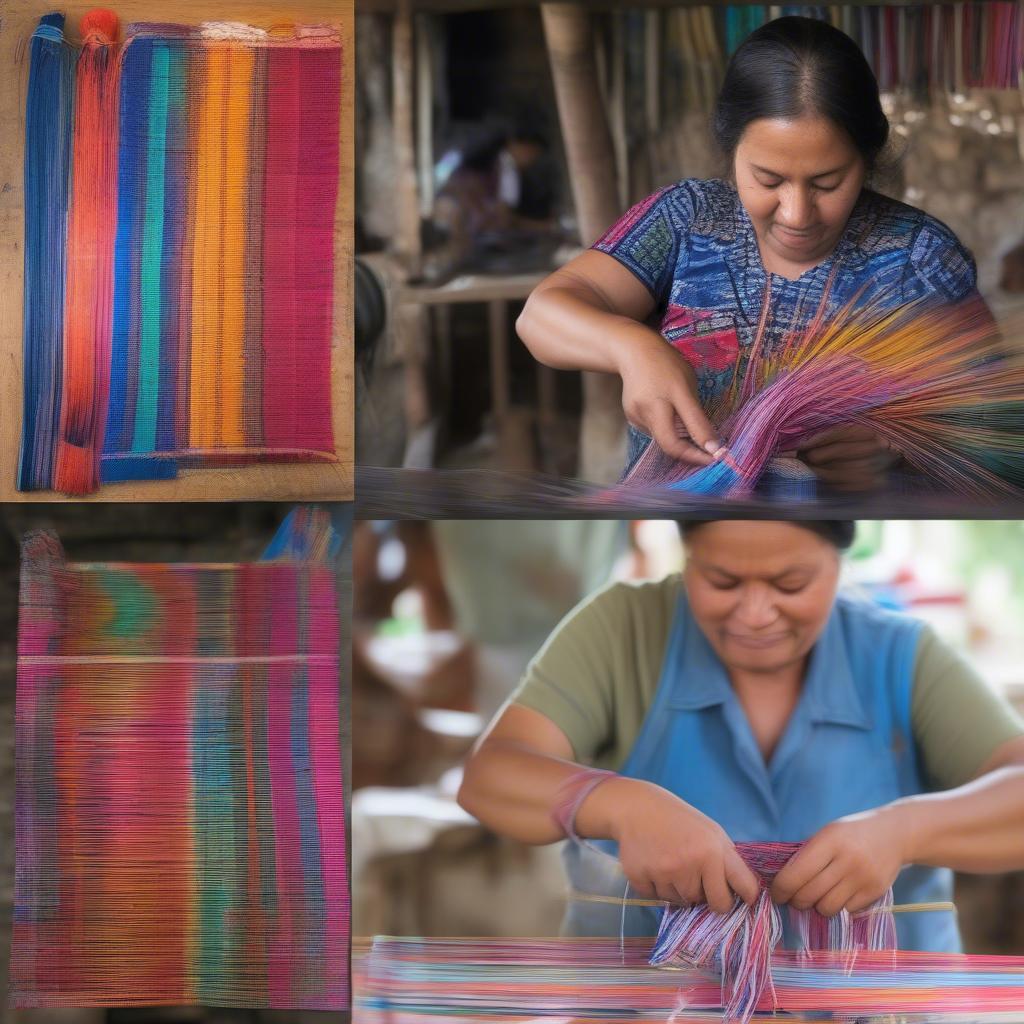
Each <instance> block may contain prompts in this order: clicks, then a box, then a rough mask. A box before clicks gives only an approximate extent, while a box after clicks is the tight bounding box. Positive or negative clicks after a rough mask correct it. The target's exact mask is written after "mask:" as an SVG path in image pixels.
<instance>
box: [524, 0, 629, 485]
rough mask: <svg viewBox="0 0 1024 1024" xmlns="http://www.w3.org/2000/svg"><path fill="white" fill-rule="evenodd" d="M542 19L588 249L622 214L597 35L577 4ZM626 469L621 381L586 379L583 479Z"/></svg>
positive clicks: (555, 7)
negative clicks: (601, 80) (595, 44)
mask: <svg viewBox="0 0 1024 1024" xmlns="http://www.w3.org/2000/svg"><path fill="white" fill-rule="evenodd" d="M541 16H542V18H543V21H544V37H545V39H546V40H547V47H548V59H549V60H550V62H551V74H552V77H553V79H554V83H555V98H556V100H557V103H558V116H559V121H560V123H561V126H562V140H563V143H564V145H565V155H566V160H567V161H568V165H569V180H570V181H571V183H572V193H573V202H574V204H575V207H576V219H577V221H578V222H579V227H580V240H581V241H582V242H583V244H584V245H591V244H592V243H593V242H595V241H596V240H597V239H598V238H599V237H600V236H601V234H602V232H604V231H605V229H607V228H608V227H609V226H610V225H611V224H612V223H613V222H614V221H615V219H616V218H617V217H618V216H619V214H620V213H621V212H622V211H621V207H620V204H619V201H618V186H617V182H616V174H615V151H614V149H613V147H612V137H611V132H610V131H609V128H608V117H607V114H606V112H605V108H604V105H603V104H602V101H601V85H600V81H599V79H598V74H597V62H596V60H595V57H594V33H593V27H592V23H591V20H590V16H589V14H588V13H587V12H586V10H585V9H584V8H583V7H582V6H581V5H577V4H567V3H545V4H542V5H541ZM624 465H625V420H624V418H623V415H622V384H621V381H620V380H619V379H618V378H617V377H614V376H612V375H609V374H597V373H584V374H583V422H582V425H581V431H580V465H579V472H580V475H581V476H582V477H583V478H584V479H586V480H591V481H593V482H595V483H611V482H613V481H614V480H617V479H618V477H619V476H620V475H621V473H622V468H623V466H624Z"/></svg>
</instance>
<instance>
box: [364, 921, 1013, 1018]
mask: <svg viewBox="0 0 1024 1024" xmlns="http://www.w3.org/2000/svg"><path fill="white" fill-rule="evenodd" d="M649 954H650V941H649V940H645V939H626V940H624V941H623V942H621V943H620V942H619V940H617V939H544V938H538V939H477V938H458V939H456V938H452V939H419V938H384V937H379V938H376V939H374V940H373V944H372V946H371V947H370V948H369V949H368V950H365V951H363V950H357V951H356V956H355V960H356V964H355V974H356V989H355V994H354V1002H353V1012H352V1019H353V1022H354V1024H371V1022H374V1024H376V1022H380V1024H391V1022H396V1021H401V1022H403V1024H413V1022H415V1021H428V1020H471V1021H472V1020H476V1021H481V1022H483V1021H492V1022H493V1021H523V1022H524V1024H525V1022H528V1021H534V1022H536V1021H540V1020H553V1021H559V1022H561V1024H565V1022H566V1021H589V1020H602V1021H630V1022H633V1024H639V1022H659V1024H666V1022H672V1021H677V1022H681V1021H687V1020H693V1021H701V1022H702V1024H715V1022H717V1024H731V1022H730V1019H729V1018H728V1017H726V1016H725V1015H723V1013H722V1007H723V993H722V988H721V983H720V981H719V980H718V979H717V978H716V977H715V976H714V975H713V974H711V973H709V972H707V971H703V970H700V969H698V968H691V969H685V968H683V969H673V970H667V969H665V968H659V967H651V966H649V965H648V963H647V957H648V955H649ZM772 981H773V985H774V996H775V997H774V1000H773V998H772V997H771V996H770V995H766V996H765V998H764V999H763V1000H762V1002H761V1003H760V1005H759V1011H760V1012H761V1013H763V1014H764V1016H763V1017H761V1016H757V1017H755V1018H754V1019H755V1020H765V1021H768V1020H771V1021H778V1020H779V1019H780V1016H779V1014H780V1013H781V1014H782V1018H781V1019H787V1020H792V1019H796V1020H803V1019H807V1020H816V1021H848V1022H853V1021H859V1022H862V1024H864V1022H866V1021H867V1019H868V1018H869V1017H870V1018H871V1019H872V1020H874V1019H875V1015H878V1016H879V1018H881V1015H883V1014H899V1015H900V1017H899V1019H900V1020H913V1021H915V1022H918V1024H926V1022H927V1024H941V1022H943V1021H949V1024H966V1022H968V1021H969V1022H971V1024H983V1022H984V1021H986V1020H991V1021H993V1024H995V1022H996V1021H997V1020H998V1021H1000V1022H1003V1024H1010V1022H1013V1021H1016V1020H1017V1019H1019V1018H1017V1017H1016V1016H1015V1015H1013V1014H1007V1012H1006V1011H1018V1012H1019V1011H1020V1009H1021V1007H1022V1006H1024V957H1009V956H1003V957H1000V956H964V955H962V954H951V953H916V952H913V953H912V952H903V953H901V952H863V951H862V952H859V953H813V954H801V953H793V952H788V953H777V954H776V955H775V956H774V957H773V958H772ZM708 1011H717V1012H715V1013H710V1012H708ZM1001 1011H1002V1012H1001ZM792 1014H798V1015H799V1016H797V1017H796V1018H793V1017H792V1016H791V1015H792ZM804 1014H807V1016H806V1017H804V1016H803V1015H804ZM916 1014H921V1015H922V1016H920V1017H918V1016H916ZM997 1014H998V1016H996V1015H997ZM904 1015H915V1016H904ZM947 1015H948V1016H947ZM988 1015H991V1016H988ZM885 1020H886V1021H891V1020H892V1018H891V1017H885ZM879 1024H882V1021H881V1019H879Z"/></svg>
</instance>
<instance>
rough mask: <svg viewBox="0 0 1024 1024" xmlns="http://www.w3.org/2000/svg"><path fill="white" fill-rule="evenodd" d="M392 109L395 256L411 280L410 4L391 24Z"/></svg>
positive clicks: (414, 259)
mask: <svg viewBox="0 0 1024 1024" xmlns="http://www.w3.org/2000/svg"><path fill="white" fill-rule="evenodd" d="M391 32H392V35H391V51H392V62H391V66H392V72H391V74H392V79H391V81H392V101H391V102H392V105H393V109H394V132H395V206H396V217H395V242H394V253H395V256H396V257H397V258H398V260H399V262H400V263H401V264H402V266H403V267H404V268H405V270H406V272H407V273H408V274H409V276H410V277H415V276H416V275H418V274H419V271H420V259H421V256H422V252H421V245H420V204H419V196H418V195H417V188H416V124H415V121H416V118H415V113H414V111H415V97H414V95H413V93H414V86H413V83H414V81H415V77H414V70H415V64H416V60H415V55H414V51H413V20H412V3H411V0H398V9H397V10H396V12H395V18H394V21H393V23H392V30H391Z"/></svg>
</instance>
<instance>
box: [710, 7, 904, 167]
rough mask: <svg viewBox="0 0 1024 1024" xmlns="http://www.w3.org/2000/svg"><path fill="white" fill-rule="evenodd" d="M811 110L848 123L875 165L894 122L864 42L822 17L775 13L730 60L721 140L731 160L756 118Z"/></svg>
mask: <svg viewBox="0 0 1024 1024" xmlns="http://www.w3.org/2000/svg"><path fill="white" fill-rule="evenodd" d="M808 113H813V114H819V115H821V116H823V117H826V118H828V120H830V121H831V122H832V123H833V124H835V125H838V127H840V128H842V129H843V130H844V131H845V132H846V134H847V135H849V136H850V138H851V139H852V140H853V144H854V145H855V146H856V147H857V149H858V151H859V152H860V155H861V156H862V157H863V159H864V163H865V165H866V167H867V169H868V171H869V172H870V171H871V170H873V168H874V165H875V161H876V159H877V158H878V155H879V154H880V153H881V152H882V150H883V149H884V148H885V144H886V142H887V140H888V138H889V121H888V119H887V118H886V116H885V112H884V111H883V110H882V102H881V100H880V98H879V95H878V82H877V81H876V79H875V75H874V72H872V70H871V67H870V66H869V65H868V62H867V60H865V58H864V54H863V53H862V52H861V50H860V47H858V46H857V44H856V43H855V42H854V41H853V40H852V39H851V38H850V37H849V36H848V35H846V33H845V32H841V31H840V30H839V29H837V28H834V27H833V26H832V25H829V24H828V23H827V22H824V21H819V20H817V19H816V18H802V17H796V16H787V17H785V18H776V19H775V20H774V21H769V22H768V23H767V24H766V25H762V26H761V27H760V28H759V29H757V30H755V31H754V32H751V34H750V35H749V36H747V38H746V39H745V40H744V41H743V42H742V43H741V44H740V45H739V47H738V48H737V50H736V52H735V53H734V54H733V55H732V59H731V60H730V61H729V66H728V67H727V68H726V71H725V80H724V81H723V83H722V89H721V91H720V92H719V94H718V101H717V103H716V104H715V111H714V115H713V118H712V133H713V134H714V137H715V142H716V143H717V144H718V146H719V148H720V149H721V150H722V152H723V153H724V154H725V155H726V156H727V157H728V158H729V159H730V160H731V159H732V157H733V156H734V154H735V153H736V147H737V146H738V145H739V141H740V138H741V137H742V135H743V133H744V132H745V131H746V129H747V126H748V125H749V124H750V122H751V121H756V120H758V119H760V118H795V117H799V116H800V115H802V114H808Z"/></svg>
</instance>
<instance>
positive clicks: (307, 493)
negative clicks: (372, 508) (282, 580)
mask: <svg viewBox="0 0 1024 1024" xmlns="http://www.w3.org/2000/svg"><path fill="white" fill-rule="evenodd" d="M95 6H98V5H97V4H95V3H81V2H79V0H75V2H73V3H64V4H62V3H54V2H47V0H0V501H66V500H68V499H67V498H65V497H64V496H62V495H59V494H53V493H51V492H46V491H32V492H28V493H24V494H22V493H19V492H18V491H17V490H16V489H15V480H16V470H17V464H18V450H19V447H20V443H21V403H22V382H21V367H22V337H21V331H22V319H21V313H22V269H23V266H22V261H23V250H22V239H23V234H24V221H23V212H24V210H23V206H24V189H23V166H22V164H23V160H24V144H25V91H26V88H27V83H28V41H29V38H30V36H31V35H32V33H33V31H35V27H36V25H37V24H38V21H39V18H40V16H41V15H43V14H46V13H48V12H49V11H54V10H58V11H62V12H63V13H64V14H65V15H66V16H67V19H68V35H69V37H70V38H72V39H73V40H74V39H77V26H78V22H79V19H80V18H81V16H82V15H83V14H84V13H85V12H86V11H88V10H90V9H91V8H93V7H95ZM106 6H109V7H110V8H111V9H113V10H114V11H115V12H116V13H117V15H118V17H119V18H120V19H121V23H122V26H123V25H125V24H127V23H128V22H131V21H147V20H148V21H167V22H179V23H182V24H195V23H197V22H200V21H210V20H218V21H220V20H223V21H241V22H246V23H248V24H251V25H257V26H260V27H261V28H270V27H271V26H274V25H281V24H287V23H295V24H326V23H329V24H334V25H337V26H338V27H339V29H340V30H341V39H342V61H343V65H342V103H341V110H340V112H339V116H340V118H341V160H340V170H341V186H340V188H339V190H338V205H337V209H336V213H335V221H334V252H335V279H334V280H335V288H334V333H333V339H332V352H331V389H332V395H333V406H334V415H333V421H334V438H335V449H336V451H337V456H338V461H337V462H334V463H320V464H313V463H310V464H306V465H272V464H261V465H257V466H248V467H245V468H232V469H192V470H182V471H181V474H180V475H179V478H178V479H177V480H158V481H147V482H145V483H132V484H113V485H109V486H105V487H103V488H101V489H100V490H99V491H98V492H97V493H96V494H94V495H90V496H89V498H87V499H86V500H93V501H233V500H250V501H251V500H256V499H264V500H272V501H302V500H326V499H331V500H336V501H347V500H351V498H352V496H353V492H352V480H353V416H352V410H353V406H354V399H353V369H352V352H353V346H352V339H353V308H352V305H353V279H352V258H353V246H354V206H353V184H352V183H353V166H354V163H353V161H354V151H353V83H354V76H353V70H354V66H355V60H354V58H355V54H354V46H353V30H354V23H353V17H354V15H353V0H296V2H295V3H292V4H288V3H283V2H262V0H255V2H250V3H244V2H238V0H208V2H207V3H202V2H199V0H151V2H146V0H110V2H109V3H107V4H106Z"/></svg>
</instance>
